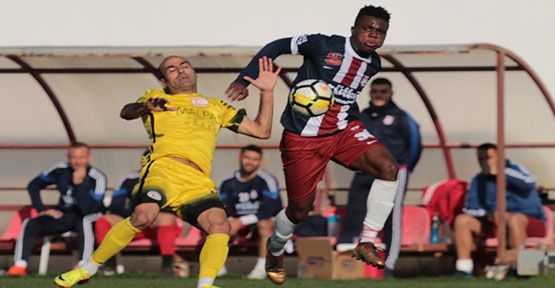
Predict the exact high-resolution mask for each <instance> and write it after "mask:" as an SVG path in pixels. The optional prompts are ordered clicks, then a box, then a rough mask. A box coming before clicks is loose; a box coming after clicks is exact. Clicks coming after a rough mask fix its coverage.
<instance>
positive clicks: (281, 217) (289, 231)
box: [268, 209, 295, 256]
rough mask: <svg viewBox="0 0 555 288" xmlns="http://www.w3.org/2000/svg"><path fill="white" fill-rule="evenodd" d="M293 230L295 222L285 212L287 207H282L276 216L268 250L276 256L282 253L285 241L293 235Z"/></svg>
mask: <svg viewBox="0 0 555 288" xmlns="http://www.w3.org/2000/svg"><path fill="white" fill-rule="evenodd" d="M293 230H295V223H293V222H291V220H289V218H288V217H287V215H286V214H285V209H282V210H281V211H279V213H278V214H277V215H276V217H275V227H274V232H273V233H272V236H271V237H270V245H268V252H269V253H272V255H274V256H280V255H282V254H283V252H284V249H283V247H284V246H285V243H287V241H288V240H289V239H290V238H291V236H293Z"/></svg>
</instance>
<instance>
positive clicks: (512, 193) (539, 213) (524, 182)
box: [455, 143, 546, 275]
mask: <svg viewBox="0 0 555 288" xmlns="http://www.w3.org/2000/svg"><path fill="white" fill-rule="evenodd" d="M477 153H478V162H479V164H480V167H481V171H480V173H478V174H476V176H474V178H472V182H471V183H470V188H469V190H468V193H467V195H466V203H465V207H464V209H463V212H464V213H463V214H460V215H458V216H457V217H456V218H455V245H456V249H457V262H456V269H457V272H458V273H461V274H467V275H471V274H472V270H473V268H474V264H473V262H472V259H471V258H470V253H471V250H472V244H473V243H474V241H473V236H477V239H483V238H486V237H495V229H496V226H495V224H496V219H495V210H496V207H497V197H496V175H497V166H496V165H497V164H496V163H497V148H496V146H495V145H494V144H491V143H485V144H482V145H480V146H478V148H477ZM504 173H505V178H506V183H507V189H506V201H507V213H506V224H507V231H508V236H509V238H508V240H509V241H508V245H509V246H510V248H511V249H510V250H507V251H506V253H505V257H504V259H496V262H497V264H501V263H505V264H514V263H516V255H517V249H518V247H519V246H520V245H521V244H522V242H523V241H524V240H525V239H526V238H527V237H544V236H545V222H546V219H545V215H544V212H543V206H542V203H541V200H540V197H539V194H538V191H537V190H536V178H535V177H534V175H532V174H531V173H530V172H529V171H528V170H527V169H526V168H524V166H522V165H520V164H518V163H516V162H513V161H510V160H506V163H505V171H504Z"/></svg>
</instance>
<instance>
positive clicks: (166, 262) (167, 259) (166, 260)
mask: <svg viewBox="0 0 555 288" xmlns="http://www.w3.org/2000/svg"><path fill="white" fill-rule="evenodd" d="M172 263H173V255H162V267H171V266H172Z"/></svg>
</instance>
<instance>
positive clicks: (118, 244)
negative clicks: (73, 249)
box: [91, 217, 141, 265]
mask: <svg viewBox="0 0 555 288" xmlns="http://www.w3.org/2000/svg"><path fill="white" fill-rule="evenodd" d="M140 231H141V230H139V229H137V228H135V227H134V226H133V225H131V222H130V221H129V217H127V218H125V219H123V220H122V221H119V222H118V223H117V224H116V225H114V226H113V227H112V229H110V231H108V234H106V237H104V240H102V243H101V244H100V246H98V248H97V249H96V251H94V254H93V255H92V257H91V260H92V261H93V263H95V264H98V265H100V264H104V263H105V262H106V261H108V259H110V258H112V256H114V255H116V254H118V253H119V252H120V251H121V250H123V248H125V247H126V246H127V245H128V244H129V242H131V240H133V238H135V235H137V233H138V232H140Z"/></svg>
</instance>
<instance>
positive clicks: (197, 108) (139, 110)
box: [55, 56, 281, 288]
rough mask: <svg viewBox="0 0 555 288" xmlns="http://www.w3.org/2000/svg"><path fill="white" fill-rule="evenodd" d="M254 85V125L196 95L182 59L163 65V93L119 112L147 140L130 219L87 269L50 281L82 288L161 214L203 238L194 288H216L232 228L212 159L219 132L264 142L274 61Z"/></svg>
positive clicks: (151, 93) (264, 62)
mask: <svg viewBox="0 0 555 288" xmlns="http://www.w3.org/2000/svg"><path fill="white" fill-rule="evenodd" d="M259 64H260V69H259V75H258V78H257V79H252V78H250V77H245V80H247V81H249V82H250V83H252V84H253V85H254V86H255V87H257V88H258V89H259V90H260V92H261V93H260V94H261V95H260V98H261V101H260V107H259V111H258V115H257V116H256V118H255V120H254V121H253V120H250V119H248V118H247V117H245V111H244V110H243V109H241V110H237V109H235V108H233V107H232V106H230V105H228V104H226V103H225V102H223V101H221V100H218V99H213V98H208V97H205V96H203V95H201V94H199V93H198V92H197V76H196V73H195V70H194V68H193V67H192V66H191V63H189V61H188V60H187V59H186V58H184V57H180V56H170V57H167V58H166V59H164V60H163V61H162V63H161V64H160V67H159V70H160V73H161V74H162V75H163V79H162V81H161V83H162V85H163V89H159V90H147V91H146V92H145V94H144V95H143V96H142V97H140V98H139V99H138V100H137V102H135V103H130V104H127V105H125V106H124V107H123V109H122V111H121V117H122V118H124V119H126V120H131V119H136V118H139V117H140V118H142V120H143V123H144V125H145V129H146V131H147V133H148V135H149V138H150V141H151V146H150V153H149V154H148V155H147V156H145V157H146V158H147V159H145V160H147V161H148V162H147V164H146V165H145V166H144V167H143V169H142V171H141V178H140V181H139V183H138V184H137V185H136V186H135V188H134V191H133V193H134V197H133V205H134V211H133V214H132V215H131V217H129V218H126V219H125V220H123V221H120V222H119V223H117V224H116V225H114V226H113V227H112V229H111V230H110V232H108V234H107V235H106V237H105V239H104V240H103V241H102V243H101V244H100V246H99V247H98V249H96V251H95V252H94V254H93V255H92V257H91V258H90V259H89V261H88V262H87V263H85V264H84V265H82V266H81V267H79V268H77V269H74V270H72V271H69V272H67V273H63V274H61V275H59V276H57V277H56V278H55V282H56V284H58V285H59V286H60V287H72V286H74V285H75V284H78V283H84V282H86V281H88V280H89V279H90V277H92V276H93V275H94V274H96V272H97V270H98V267H99V266H100V265H102V264H103V263H104V262H106V261H107V260H108V259H110V258H111V257H112V256H113V255H115V254H117V253H118V252H119V251H121V250H122V249H123V248H125V247H126V246H127V245H128V244H129V242H131V240H132V239H133V238H134V237H135V234H136V233H138V232H139V231H141V230H143V229H145V228H147V227H149V226H150V225H151V224H152V223H153V222H154V221H155V219H156V216H157V215H158V213H159V212H160V209H161V208H165V207H169V208H170V209H172V210H173V211H174V212H175V213H176V214H177V215H178V216H180V217H181V218H183V219H184V220H185V221H187V222H189V223H191V224H192V225H194V226H196V227H199V228H200V229H202V230H203V231H204V232H206V234H208V236H207V237H206V241H205V243H204V246H203V248H202V251H201V253H200V259H199V261H200V272H199V281H198V286H197V287H198V288H207V287H214V286H212V285H213V283H214V279H215V278H216V274H217V273H218V271H219V270H220V269H221V268H222V266H223V265H224V263H225V260H226V258H227V252H228V241H229V235H228V233H229V229H230V226H229V222H228V221H227V217H226V213H225V210H224V206H223V204H222V201H221V200H220V198H219V195H218V192H217V191H216V188H215V185H214V183H213V182H212V180H210V178H209V175H210V169H211V162H212V156H213V153H214V149H215V147H216V139H217V136H218V132H219V131H220V128H222V127H224V128H228V129H231V130H233V131H235V132H237V133H241V134H245V135H248V136H252V137H256V138H269V137H270V132H271V124H272V110H273V104H272V103H273V90H274V87H275V85H276V81H277V76H278V74H279V72H280V70H281V68H278V69H277V70H276V71H274V68H273V63H272V59H269V58H266V57H264V58H261V59H260V60H259Z"/></svg>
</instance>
